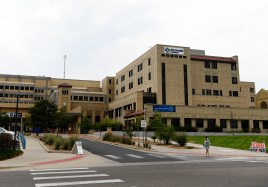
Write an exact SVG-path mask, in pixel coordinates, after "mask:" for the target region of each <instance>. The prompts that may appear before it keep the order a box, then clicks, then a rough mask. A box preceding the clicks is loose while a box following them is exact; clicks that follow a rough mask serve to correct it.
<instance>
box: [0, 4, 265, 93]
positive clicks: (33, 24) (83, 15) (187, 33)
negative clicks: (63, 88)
mask: <svg viewBox="0 0 268 187" xmlns="http://www.w3.org/2000/svg"><path fill="white" fill-rule="evenodd" d="M267 10H268V3H267V2H266V1H264V0H258V1H257V2H254V3H253V2H252V1H249V0H244V1H242V0H232V1H231V0H226V1H213V0H204V1H195V0H165V1H164V0H146V1H142V0H128V1H125V0H109V1H98V0H90V1H89V0H76V1H73V0H45V1H41V0H25V1H20V0H13V1H1V6H0V23H1V29H0V41H1V42H0V51H1V53H0V59H1V70H0V73H2V74H24V75H45V76H51V77H63V56H64V55H65V54H66V55H67V64H66V77H67V78H74V79H92V80H101V79H102V78H104V77H105V76H114V75H115V73H116V72H117V71H119V70H120V69H122V68H123V67H125V66H126V65H127V64H129V63H130V62H131V61H133V60H134V59H136V58H137V57H138V56H139V55H141V54H142V53H144V52H145V51H146V50H148V49H149V47H150V46H154V45H155V44H157V43H161V44H171V45H179V46H188V47H191V48H194V49H204V50H206V53H207V54H208V55H216V56H217V55H218V56H227V57H229V56H233V55H238V56H239V59H240V76H241V80H242V81H253V82H255V83H256V87H257V89H260V88H265V89H268V85H267V82H266V81H265V78H264V77H263V75H265V73H266V69H267V65H266V58H265V54H266V44H267V42H268V39H267V34H266V33H268V25H267V23H268V11H267Z"/></svg>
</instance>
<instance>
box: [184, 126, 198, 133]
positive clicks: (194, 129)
mask: <svg viewBox="0 0 268 187" xmlns="http://www.w3.org/2000/svg"><path fill="white" fill-rule="evenodd" d="M181 131H185V132H197V128H195V127H192V126H190V125H189V126H188V125H187V126H185V127H181Z"/></svg>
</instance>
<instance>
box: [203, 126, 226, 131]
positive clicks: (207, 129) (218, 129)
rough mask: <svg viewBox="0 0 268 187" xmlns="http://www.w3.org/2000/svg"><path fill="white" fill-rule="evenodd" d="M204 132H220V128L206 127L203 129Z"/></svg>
mask: <svg viewBox="0 0 268 187" xmlns="http://www.w3.org/2000/svg"><path fill="white" fill-rule="evenodd" d="M205 131H206V132H222V127H219V126H215V127H208V128H205Z"/></svg>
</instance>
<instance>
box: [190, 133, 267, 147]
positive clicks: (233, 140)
mask: <svg viewBox="0 0 268 187" xmlns="http://www.w3.org/2000/svg"><path fill="white" fill-rule="evenodd" d="M209 139H210V142H211V145H212V146H218V147H228V148H233V149H242V150H248V149H249V147H250V144H251V142H252V141H256V142H257V143H263V141H264V142H265V145H267V143H268V136H209ZM204 140H205V136H188V142H191V143H196V144H203V143H204Z"/></svg>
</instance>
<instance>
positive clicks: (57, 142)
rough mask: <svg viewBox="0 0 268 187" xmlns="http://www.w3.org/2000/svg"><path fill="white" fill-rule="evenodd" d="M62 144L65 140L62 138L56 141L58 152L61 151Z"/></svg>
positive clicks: (55, 146)
mask: <svg viewBox="0 0 268 187" xmlns="http://www.w3.org/2000/svg"><path fill="white" fill-rule="evenodd" d="M62 144H63V139H62V137H58V138H56V140H55V142H54V148H55V149H56V150H60V148H61V146H62Z"/></svg>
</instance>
